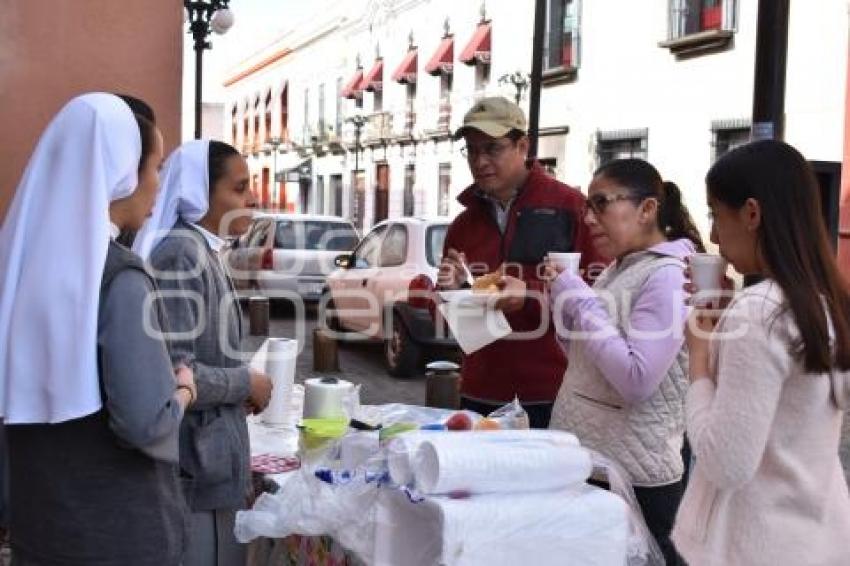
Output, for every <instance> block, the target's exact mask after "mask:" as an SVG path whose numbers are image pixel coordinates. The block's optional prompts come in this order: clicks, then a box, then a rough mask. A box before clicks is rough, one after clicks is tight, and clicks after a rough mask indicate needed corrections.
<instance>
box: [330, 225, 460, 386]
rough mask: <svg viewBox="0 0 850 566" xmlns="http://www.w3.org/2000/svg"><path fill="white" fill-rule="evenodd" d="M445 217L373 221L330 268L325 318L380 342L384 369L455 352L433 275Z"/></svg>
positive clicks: (408, 367) (406, 372) (407, 368)
mask: <svg viewBox="0 0 850 566" xmlns="http://www.w3.org/2000/svg"><path fill="white" fill-rule="evenodd" d="M448 226H449V220H448V219H447V218H440V217H436V218H421V217H417V218H398V219H393V220H386V221H384V222H381V223H380V224H378V225H376V226H375V227H374V228H373V229H372V230H371V231H370V232H369V234H367V235H366V236H365V237H364V238H363V240H362V241H361V242H360V245H358V246H357V248H356V249H355V250H354V251H353V252H352V253H350V254H343V255H340V256H339V257H338V258H337V265H338V266H339V269H337V270H336V271H334V272H333V273H331V274H330V275H329V276H328V293H329V295H328V297H327V298H326V300H327V305H326V308H325V310H324V318H325V320H327V322H328V325H329V326H330V327H331V328H332V329H334V330H342V331H352V332H356V333H358V334H360V335H362V336H365V337H368V338H371V339H373V340H382V341H383V342H384V353H385V358H386V365H387V370H388V371H389V373H390V374H391V375H393V376H396V377H407V376H411V375H416V374H418V373H420V372H421V370H422V367H423V365H424V363H425V362H426V361H427V360H429V359H433V358H435V357H437V356H448V357H453V358H454V357H457V356H458V350H457V343H456V342H455V340H454V339H453V338H452V337H451V335H450V333H449V331H448V329H447V327H446V326H445V324H444V323H443V322H442V319H439V321H440V322H439V323H437V324H435V316H434V311H435V305H434V302H433V291H434V285H435V282H436V280H437V272H438V269H439V264H440V258H441V257H442V254H443V242H444V240H445V238H446V230H447V229H448Z"/></svg>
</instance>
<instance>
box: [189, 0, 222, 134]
mask: <svg viewBox="0 0 850 566" xmlns="http://www.w3.org/2000/svg"><path fill="white" fill-rule="evenodd" d="M229 2H230V0H183V6H184V7H185V8H186V10H185V12H184V17H185V19H186V21H187V22H189V33H191V34H192V39H194V41H195V139H200V138H201V92H202V88H203V56H204V49H210V48H212V44H211V43H210V42H209V41H207V37H209V35H210V30H212V31H214V32H215V33H217V34H219V35H221V34H224V33H227V30H229V29H230V27H231V26H232V25H233V12H231V11H230V9H229V8H228V3H229Z"/></svg>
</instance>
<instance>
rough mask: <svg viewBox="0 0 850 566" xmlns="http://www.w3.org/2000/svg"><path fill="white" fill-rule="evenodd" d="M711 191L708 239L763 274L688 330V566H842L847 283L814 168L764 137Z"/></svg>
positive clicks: (848, 379) (731, 161)
mask: <svg viewBox="0 0 850 566" xmlns="http://www.w3.org/2000/svg"><path fill="white" fill-rule="evenodd" d="M706 187H707V196H708V206H709V208H710V209H711V212H712V216H713V221H712V226H711V240H712V242H714V243H715V244H717V245H718V246H719V247H720V253H721V255H723V256H724V257H725V258H726V259H727V260H728V261H729V263H731V264H732V266H733V267H734V268H735V270H736V271H738V272H739V273H741V274H743V275H757V276H760V277H763V278H764V279H763V281H762V282H760V283H758V284H756V285H752V286H750V287H747V288H745V289H743V290H742V291H740V292H738V293H737V294H736V295H735V296H734V297H733V298H732V301H731V302H730V303H729V304H728V306H727V307H726V308H725V309H723V310H722V314H720V316H719V318H718V316H717V314H718V312H717V311H705V310H703V309H697V310H695V312H694V313H693V314H692V319H691V323H690V324H688V326H687V329H686V339H687V343H688V349H689V351H690V356H691V358H690V370H689V372H690V381H691V385H690V389H689V390H688V395H687V418H686V422H687V429H688V436H689V438H690V440H691V443H692V446H693V450H694V454H695V455H696V465H695V466H694V470H693V473H692V475H691V479H690V482H689V483H688V488H687V491H686V492H685V495H684V498H683V499H682V505H681V507H680V509H679V513H678V515H677V516H676V526H675V529H674V530H673V534H672V538H673V540H674V541H675V544H676V548H677V549H678V550H679V552H681V554H682V556H684V557H685V559H687V561H688V564H691V565H692V566H706V565H721V564H722V565H724V566H727V565H728V566H736V565H746V566H759V565H774V564H794V565H795V566H807V565H808V566H814V565H818V566H839V565H841V566H844V565H847V564H850V538H849V537H848V535H850V494H848V489H847V483H846V480H845V476H844V472H843V470H842V467H841V461H840V459H839V456H838V446H839V441H840V439H841V429H842V416H843V415H844V413H845V412H846V411H847V409H848V408H850V289H848V283H847V281H846V280H844V279H842V277H841V274H840V273H839V271H838V267H837V265H836V261H835V255H834V253H835V252H834V250H833V249H832V247H831V246H830V243H829V238H828V236H827V231H826V226H825V225H824V222H823V216H822V213H821V207H820V195H819V190H818V185H817V181H816V179H815V175H814V173H813V172H812V169H811V167H810V166H809V164H808V163H807V162H806V160H805V158H804V157H803V156H802V155H800V153H799V152H798V151H797V150H795V149H794V148H793V147H791V146H789V145H788V144H785V143H782V142H779V141H774V140H764V141H758V142H753V143H750V144H747V145H744V146H742V147H740V148H738V149H735V150H733V151H731V152H729V153H727V154H726V155H724V156H723V157H722V158H721V159H720V160H719V161H717V163H715V164H714V166H713V167H712V168H711V169H710V170H709V172H708V175H707V176H706Z"/></svg>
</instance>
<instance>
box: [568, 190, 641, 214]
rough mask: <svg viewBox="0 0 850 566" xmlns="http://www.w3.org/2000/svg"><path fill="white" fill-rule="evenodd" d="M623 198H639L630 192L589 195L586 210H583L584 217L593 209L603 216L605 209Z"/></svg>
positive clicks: (634, 199)
mask: <svg viewBox="0 0 850 566" xmlns="http://www.w3.org/2000/svg"><path fill="white" fill-rule="evenodd" d="M621 200H633V201H637V200H639V198H638V197H636V196H635V195H630V194H619V195H599V194H596V195H591V196H589V197H587V201H586V202H585V204H584V210H583V211H582V214H581V216H582V218H584V216H585V215H586V214H587V211H588V210H592V211H593V214H595V215H596V216H601V215H602V214H605V210H606V209H607V208H608V206H609V205H611V204H613V203H615V202H617V201H621Z"/></svg>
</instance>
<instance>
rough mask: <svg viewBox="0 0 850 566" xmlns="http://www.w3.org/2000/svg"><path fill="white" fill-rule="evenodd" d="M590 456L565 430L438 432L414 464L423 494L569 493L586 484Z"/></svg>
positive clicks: (422, 446)
mask: <svg viewBox="0 0 850 566" xmlns="http://www.w3.org/2000/svg"><path fill="white" fill-rule="evenodd" d="M592 467H593V465H592V462H591V458H590V454H589V453H588V452H587V450H585V449H584V448H582V447H581V446H579V445H578V442H577V441H576V438H575V436H573V435H571V434H569V433H566V432H560V431H523V430H511V431H486V432H453V433H446V434H435V435H434V436H433V437H428V438H426V439H423V440H422V442H421V443H420V444H419V447H418V448H417V450H416V455H415V456H414V457H413V459H412V460H411V470H412V474H413V478H414V484H415V486H416V488H417V490H419V491H420V492H421V493H423V494H429V495H430V494H450V493H513V492H522V491H547V490H554V489H563V488H566V487H569V486H571V485H576V484H580V483H583V482H584V481H585V480H587V478H588V477H590V473H591V471H592Z"/></svg>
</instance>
